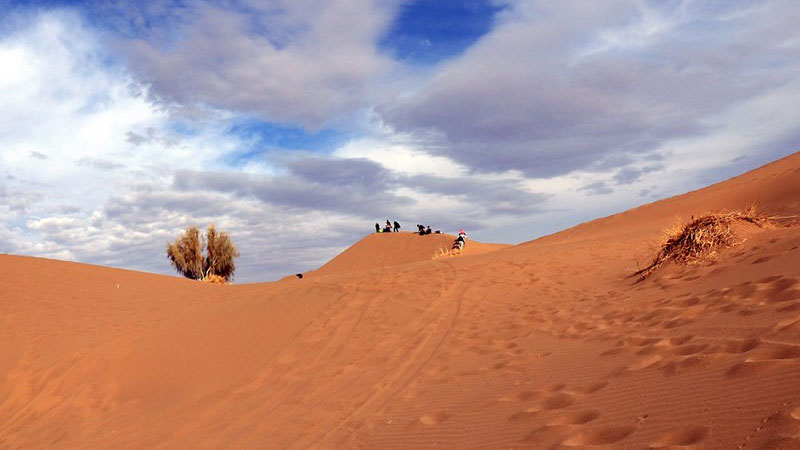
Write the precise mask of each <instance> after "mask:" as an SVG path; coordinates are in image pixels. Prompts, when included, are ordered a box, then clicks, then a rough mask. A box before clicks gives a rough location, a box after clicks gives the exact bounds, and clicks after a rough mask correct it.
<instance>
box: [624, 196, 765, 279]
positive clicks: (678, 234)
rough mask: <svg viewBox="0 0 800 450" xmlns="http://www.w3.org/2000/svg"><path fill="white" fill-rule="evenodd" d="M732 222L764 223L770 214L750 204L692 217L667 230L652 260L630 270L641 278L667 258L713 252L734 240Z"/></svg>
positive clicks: (681, 258)
mask: <svg viewBox="0 0 800 450" xmlns="http://www.w3.org/2000/svg"><path fill="white" fill-rule="evenodd" d="M736 222H743V223H751V224H754V225H758V226H764V225H765V224H767V223H769V222H770V218H769V217H767V216H764V215H762V214H759V213H757V212H756V209H755V207H753V206H751V207H749V208H747V209H746V210H744V211H733V212H725V213H710V214H706V215H704V216H702V217H699V218H697V219H694V218H693V220H692V221H691V222H689V223H688V224H686V225H678V226H676V227H675V228H673V229H671V230H668V231H667V239H666V241H665V242H664V243H663V244H661V250H660V251H659V252H658V254H657V255H656V257H655V258H654V259H653V262H652V264H650V265H649V266H647V267H645V268H644V269H642V270H639V271H637V272H635V273H634V274H633V276H638V277H639V280H644V279H645V278H647V276H648V275H650V274H651V273H652V272H653V271H654V270H656V269H657V268H659V267H661V265H663V264H664V263H665V262H667V261H670V260H672V261H677V262H680V263H685V264H686V263H692V262H695V261H697V260H699V259H701V258H706V257H711V256H714V255H715V254H716V253H717V251H719V250H722V249H724V248H727V247H730V246H733V245H736V244H738V243H739V242H738V241H737V240H736V237H735V236H734V234H733V232H732V231H731V226H732V225H733V224H734V223H736Z"/></svg>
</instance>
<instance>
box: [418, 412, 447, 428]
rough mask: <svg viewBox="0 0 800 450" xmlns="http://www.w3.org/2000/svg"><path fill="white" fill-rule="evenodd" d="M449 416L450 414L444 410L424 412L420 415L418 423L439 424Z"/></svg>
mask: <svg viewBox="0 0 800 450" xmlns="http://www.w3.org/2000/svg"><path fill="white" fill-rule="evenodd" d="M449 418H450V414H447V413H446V412H444V411H439V412H436V413H433V414H425V415H423V416H420V418H419V419H418V420H419V423H421V424H423V425H429V426H430V425H439V424H440V423H442V422H444V421H445V420H447V419H449Z"/></svg>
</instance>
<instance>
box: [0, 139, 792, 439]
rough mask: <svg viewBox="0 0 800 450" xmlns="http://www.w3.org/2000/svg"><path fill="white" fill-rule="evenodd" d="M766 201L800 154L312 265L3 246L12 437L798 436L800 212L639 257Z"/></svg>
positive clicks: (373, 244) (0, 272) (788, 206)
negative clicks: (129, 257) (652, 194)
mask: <svg viewBox="0 0 800 450" xmlns="http://www.w3.org/2000/svg"><path fill="white" fill-rule="evenodd" d="M753 202H755V203H756V204H757V205H758V206H759V207H760V209H761V210H763V211H764V212H766V213H768V214H770V215H782V216H791V215H797V214H800V154H795V155H792V156H790V157H788V158H784V159H783V160H780V161H777V162H775V163H773V164H770V165H768V166H765V167H763V168H760V169H757V170H755V171H752V172H750V173H747V174H745V175H742V176H739V177H736V178H734V179H732V180H729V181H726V182H724V183H720V184H717V185H714V186H711V187H709V188H706V189H702V190H699V191H695V192H692V193H689V194H686V195H682V196H678V197H674V198H671V199H668V200H664V201H661V202H657V203H654V204H651V205H646V206H643V207H640V208H637V209H634V210H631V211H628V212H625V213H622V214H617V215H615V216H611V217H608V218H604V219H599V220H595V221H593V222H589V223H586V224H583V225H580V226H578V227H575V228H572V229H570V230H566V231H564V232H561V233H557V234H555V235H552V236H548V237H544V238H541V239H538V240H535V241H531V242H528V243H525V244H521V245H517V246H510V247H503V246H493V245H489V244H486V245H485V246H481V245H480V244H479V243H476V242H472V241H470V242H468V243H467V252H466V253H465V255H462V256H456V257H447V258H437V259H433V256H434V255H435V254H436V252H437V250H438V248H440V246H441V244H445V245H448V244H449V242H451V240H452V236H449V237H448V236H417V235H413V234H410V233H398V234H392V235H370V236H368V237H367V238H365V239H364V240H362V241H361V242H359V243H357V244H356V245H354V246H353V247H351V249H349V250H347V251H345V252H344V253H342V255H340V256H339V257H337V258H336V259H334V260H332V261H331V262H330V263H328V264H327V265H325V266H323V267H322V268H320V269H319V270H318V271H315V272H311V273H310V274H309V277H307V278H304V279H303V280H298V279H296V278H288V279H286V280H285V281H282V282H278V283H266V284H254V285H241V286H236V285H234V286H215V285H205V284H201V283H197V282H192V281H188V280H183V279H179V278H176V277H166V276H159V275H151V274H144V273H137V272H130V271H124V270H115V269H108V268H102V267H95V266H88V265H82V264H74V263H66V262H57V261H50V260H43V259H36V258H28V257H19V256H7V255H0V288H1V289H2V291H1V292H2V294H0V448H15V449H16V448H309V447H311V448H380V449H384V448H403V449H406V448H432V447H440V448H487V449H489V448H492V449H493V448H535V449H566V448H601V447H602V448H614V449H649V448H671V449H679V448H689V449H745V448H746V449H797V448H800V440H799V436H800V383H798V381H800V282H799V279H800V264H798V261H800V228H797V227H774V228H764V229H760V228H747V229H743V230H740V231H741V232H743V233H744V237H746V238H747V239H746V241H745V242H744V243H742V244H741V245H740V246H738V247H734V248H731V249H729V250H727V251H724V252H722V253H721V254H720V255H719V257H718V258H716V259H712V260H708V261H706V262H704V263H702V264H698V265H692V266H677V265H667V266H665V267H664V268H661V269H659V270H657V271H656V272H655V273H654V274H653V275H651V277H650V278H648V279H647V280H646V281H644V282H641V283H635V282H634V279H632V278H628V277H627V276H628V275H630V274H631V273H632V272H633V271H635V270H636V269H637V267H643V266H644V265H646V264H647V263H648V262H649V261H650V258H652V256H653V255H654V254H655V252H656V249H657V245H658V242H659V240H660V238H661V237H662V232H663V230H664V229H665V228H668V227H669V226H671V225H673V224H674V222H675V218H676V217H681V218H684V219H688V218H689V217H690V216H691V215H693V214H695V215H696V214H702V213H704V212H708V211H713V210H720V209H738V208H742V207H745V206H747V205H749V204H751V203H753ZM787 222H791V220H787ZM470 249H472V250H470ZM470 253H472V254H470Z"/></svg>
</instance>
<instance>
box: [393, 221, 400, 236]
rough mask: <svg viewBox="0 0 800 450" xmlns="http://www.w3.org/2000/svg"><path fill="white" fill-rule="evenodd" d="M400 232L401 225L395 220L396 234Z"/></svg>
mask: <svg viewBox="0 0 800 450" xmlns="http://www.w3.org/2000/svg"><path fill="white" fill-rule="evenodd" d="M398 231H400V224H399V223H397V221H396V220H395V221H394V232H395V233H397V232H398Z"/></svg>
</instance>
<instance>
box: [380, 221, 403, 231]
mask: <svg viewBox="0 0 800 450" xmlns="http://www.w3.org/2000/svg"><path fill="white" fill-rule="evenodd" d="M392 231H394V232H395V233H397V232H398V231H400V224H399V223H397V221H396V220H395V221H394V223H392V222H390V221H389V219H386V226H385V227H383V228H381V226H380V224H377V223H376V224H375V232H376V233H391V232H392Z"/></svg>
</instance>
